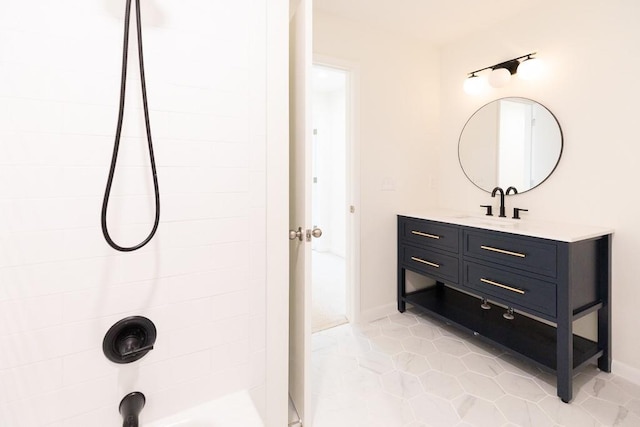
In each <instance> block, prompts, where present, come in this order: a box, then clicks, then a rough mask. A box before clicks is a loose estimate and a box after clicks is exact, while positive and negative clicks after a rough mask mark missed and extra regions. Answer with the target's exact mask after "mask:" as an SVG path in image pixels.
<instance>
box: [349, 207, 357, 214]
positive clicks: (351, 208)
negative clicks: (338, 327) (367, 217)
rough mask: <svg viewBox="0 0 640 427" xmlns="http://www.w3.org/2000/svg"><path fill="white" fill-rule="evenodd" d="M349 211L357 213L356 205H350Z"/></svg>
mask: <svg viewBox="0 0 640 427" xmlns="http://www.w3.org/2000/svg"><path fill="white" fill-rule="evenodd" d="M349 212H351V213H356V207H355V206H353V205H351V206H349Z"/></svg>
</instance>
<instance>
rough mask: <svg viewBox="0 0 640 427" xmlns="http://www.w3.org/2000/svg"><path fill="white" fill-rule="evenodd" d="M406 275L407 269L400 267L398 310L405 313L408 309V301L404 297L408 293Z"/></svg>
mask: <svg viewBox="0 0 640 427" xmlns="http://www.w3.org/2000/svg"><path fill="white" fill-rule="evenodd" d="M406 276H407V273H406V270H405V269H404V268H398V311H399V312H400V313H404V312H405V310H406V309H407V303H405V302H404V297H405V295H406V290H405V283H406V282H405V280H406Z"/></svg>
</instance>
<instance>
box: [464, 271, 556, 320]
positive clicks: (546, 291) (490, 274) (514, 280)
mask: <svg viewBox="0 0 640 427" xmlns="http://www.w3.org/2000/svg"><path fill="white" fill-rule="evenodd" d="M464 286H465V287H467V288H469V289H471V290H472V291H475V292H478V293H480V294H481V295H483V296H489V297H496V298H499V299H500V300H502V301H504V302H506V303H510V304H513V306H514V307H516V308H520V309H523V310H525V311H533V312H534V313H533V314H536V313H537V314H541V315H546V316H543V317H546V318H550V319H554V318H555V317H556V285H555V284H553V283H548V282H544V281H542V280H536V279H532V278H530V277H524V276H520V275H518V274H513V273H509V272H507V271H502V270H500V269H497V268H492V267H487V266H483V265H479V264H475V263H472V262H465V263H464ZM489 299H490V298H489Z"/></svg>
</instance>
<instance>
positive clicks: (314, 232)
mask: <svg viewBox="0 0 640 427" xmlns="http://www.w3.org/2000/svg"><path fill="white" fill-rule="evenodd" d="M306 234H307V236H306V237H307V242H310V241H311V237H312V236H313V237H315V238H318V237H320V236H322V230H320V229H319V228H318V227H313V230H307V233H306Z"/></svg>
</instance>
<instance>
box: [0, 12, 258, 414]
mask: <svg viewBox="0 0 640 427" xmlns="http://www.w3.org/2000/svg"><path fill="white" fill-rule="evenodd" d="M141 3H142V8H143V27H144V39H143V41H144V48H145V65H146V75H147V86H148V94H149V104H150V108H151V125H152V131H153V136H154V143H155V154H156V160H157V164H158V178H159V185H160V192H161V203H162V205H161V223H160V228H159V231H158V233H157V235H156V237H155V238H154V240H153V241H152V242H151V243H150V244H149V245H148V246H146V247H145V248H143V249H142V250H140V251H137V252H132V253H119V252H116V251H114V250H113V249H111V248H110V247H109V246H107V244H106V243H105V241H104V239H103V237H102V235H101V231H100V209H101V203H102V194H103V192H104V187H105V183H106V178H107V173H108V166H109V161H110V156H111V150H112V144H113V139H114V132H115V125H116V117H117V102H118V91H119V72H120V61H121V49H122V27H123V16H124V5H125V0H60V1H51V0H30V1H26V2H23V1H8V0H6V1H5V0H2V1H0V426H6V427H32V426H37V427H41V426H45V427H54V426H55V427H62V426H64V427H71V426H82V427H86V426H91V427H103V426H104V427H112V426H116V425H120V424H119V423H121V418H120V415H119V414H118V404H119V402H120V400H121V398H122V397H123V396H124V395H125V394H127V393H129V392H132V391H142V392H143V393H145V395H146V396H147V406H146V408H145V409H144V411H143V421H151V420H153V419H156V418H160V417H163V416H165V415H167V414H171V413H173V412H176V411H179V410H180V409H182V408H185V407H189V406H193V405H196V404H198V403H200V402H202V401H205V400H208V399H212V398H215V397H217V396H220V395H224V394H227V393H230V392H233V391H236V390H240V389H251V390H253V391H254V395H256V396H258V395H260V391H261V390H263V388H264V366H265V329H264V325H265V308H264V306H265V255H266V249H265V228H264V226H265V133H266V125H265V93H266V90H265V46H264V40H265V34H266V28H265V15H266V12H265V10H266V1H265V0H233V1H229V0H180V1H177V0H143V1H142V2H141ZM133 25H134V23H133V22H132V30H133V28H134V27H133ZM134 35H135V33H134V32H132V40H131V50H130V58H129V62H130V65H129V80H128V97H127V112H126V116H125V127H124V131H123V135H124V136H123V138H122V145H121V153H120V157H119V162H118V169H117V172H116V179H115V182H114V187H113V191H112V200H111V203H110V206H109V225H110V227H111V230H112V236H113V238H114V240H116V242H118V243H119V244H121V245H131V244H135V243H137V242H139V241H141V240H142V239H144V237H146V235H147V233H148V232H149V230H150V229H151V223H152V219H153V213H154V211H153V187H152V182H151V178H150V172H149V160H148V157H147V150H146V140H145V138H144V122H143V119H142V112H141V101H140V83H139V79H138V65H137V53H136V50H135V48H136V44H135V37H134ZM129 315H143V316H146V317H149V318H150V319H151V320H152V321H153V322H154V323H155V324H156V326H157V329H158V339H157V342H156V347H155V349H154V350H152V351H151V352H150V353H149V354H148V355H147V356H146V357H145V358H144V359H142V360H141V361H139V362H135V363H132V364H129V365H116V364H113V363H111V362H109V361H108V360H107V359H106V358H105V357H104V356H103V354H102V339H103V337H104V334H105V333H106V331H107V330H108V328H109V327H110V326H111V325H112V324H113V323H115V322H116V321H118V320H120V319H121V318H123V317H125V316H129ZM258 400H259V399H258Z"/></svg>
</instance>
